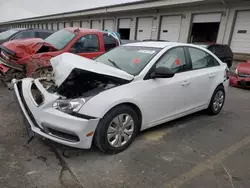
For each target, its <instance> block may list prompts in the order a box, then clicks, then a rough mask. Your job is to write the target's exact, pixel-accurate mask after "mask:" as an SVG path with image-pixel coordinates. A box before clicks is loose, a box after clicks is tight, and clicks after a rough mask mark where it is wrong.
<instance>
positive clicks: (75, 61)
mask: <svg viewBox="0 0 250 188" xmlns="http://www.w3.org/2000/svg"><path fill="white" fill-rule="evenodd" d="M51 65H52V67H53V70H54V74H55V84H56V86H57V87H59V86H60V85H61V84H62V83H63V82H64V81H65V80H66V79H67V78H68V76H69V75H70V73H71V72H72V71H73V70H75V69H80V70H83V71H88V72H93V73H95V74H98V75H103V76H104V77H107V76H110V77H115V78H117V79H120V80H124V81H131V80H133V79H134V76H133V75H131V74H128V73H126V72H125V71H122V70H119V69H117V68H114V67H111V66H108V65H105V64H103V63H100V62H96V61H94V60H91V59H87V58H84V57H81V56H78V55H74V54H70V53H64V54H61V55H59V56H57V57H54V58H52V59H51Z"/></svg>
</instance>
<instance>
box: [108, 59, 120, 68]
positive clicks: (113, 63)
mask: <svg viewBox="0 0 250 188" xmlns="http://www.w3.org/2000/svg"><path fill="white" fill-rule="evenodd" d="M108 61H109V62H110V63H112V65H114V66H115V67H116V68H118V69H120V70H122V69H121V67H119V66H118V65H117V64H116V63H115V62H114V61H112V60H111V59H108Z"/></svg>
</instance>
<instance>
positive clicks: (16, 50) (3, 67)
mask: <svg viewBox="0 0 250 188" xmlns="http://www.w3.org/2000/svg"><path fill="white" fill-rule="evenodd" d="M54 51H58V50H57V49H55V48H54V47H53V46H51V45H50V44H47V43H45V42H43V40H42V39H27V40H17V41H10V42H7V43H4V45H0V73H1V74H0V75H1V77H0V79H1V80H2V81H3V82H10V81H11V80H12V79H14V78H15V79H21V78H24V77H26V75H27V70H26V66H27V64H28V63H29V64H30V62H33V59H34V58H35V57H33V56H35V55H36V54H40V53H45V52H54Z"/></svg>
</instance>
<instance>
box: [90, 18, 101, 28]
mask: <svg viewBox="0 0 250 188" xmlns="http://www.w3.org/2000/svg"><path fill="white" fill-rule="evenodd" d="M91 29H98V30H102V26H101V21H100V20H92V21H91Z"/></svg>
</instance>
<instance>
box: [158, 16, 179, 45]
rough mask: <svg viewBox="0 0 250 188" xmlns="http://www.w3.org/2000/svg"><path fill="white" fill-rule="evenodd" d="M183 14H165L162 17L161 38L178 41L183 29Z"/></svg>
mask: <svg viewBox="0 0 250 188" xmlns="http://www.w3.org/2000/svg"><path fill="white" fill-rule="evenodd" d="M181 19H182V18H181V16H163V17H162V19H161V30H160V40H168V41H171V42H178V41H179V37H180V31H181Z"/></svg>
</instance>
